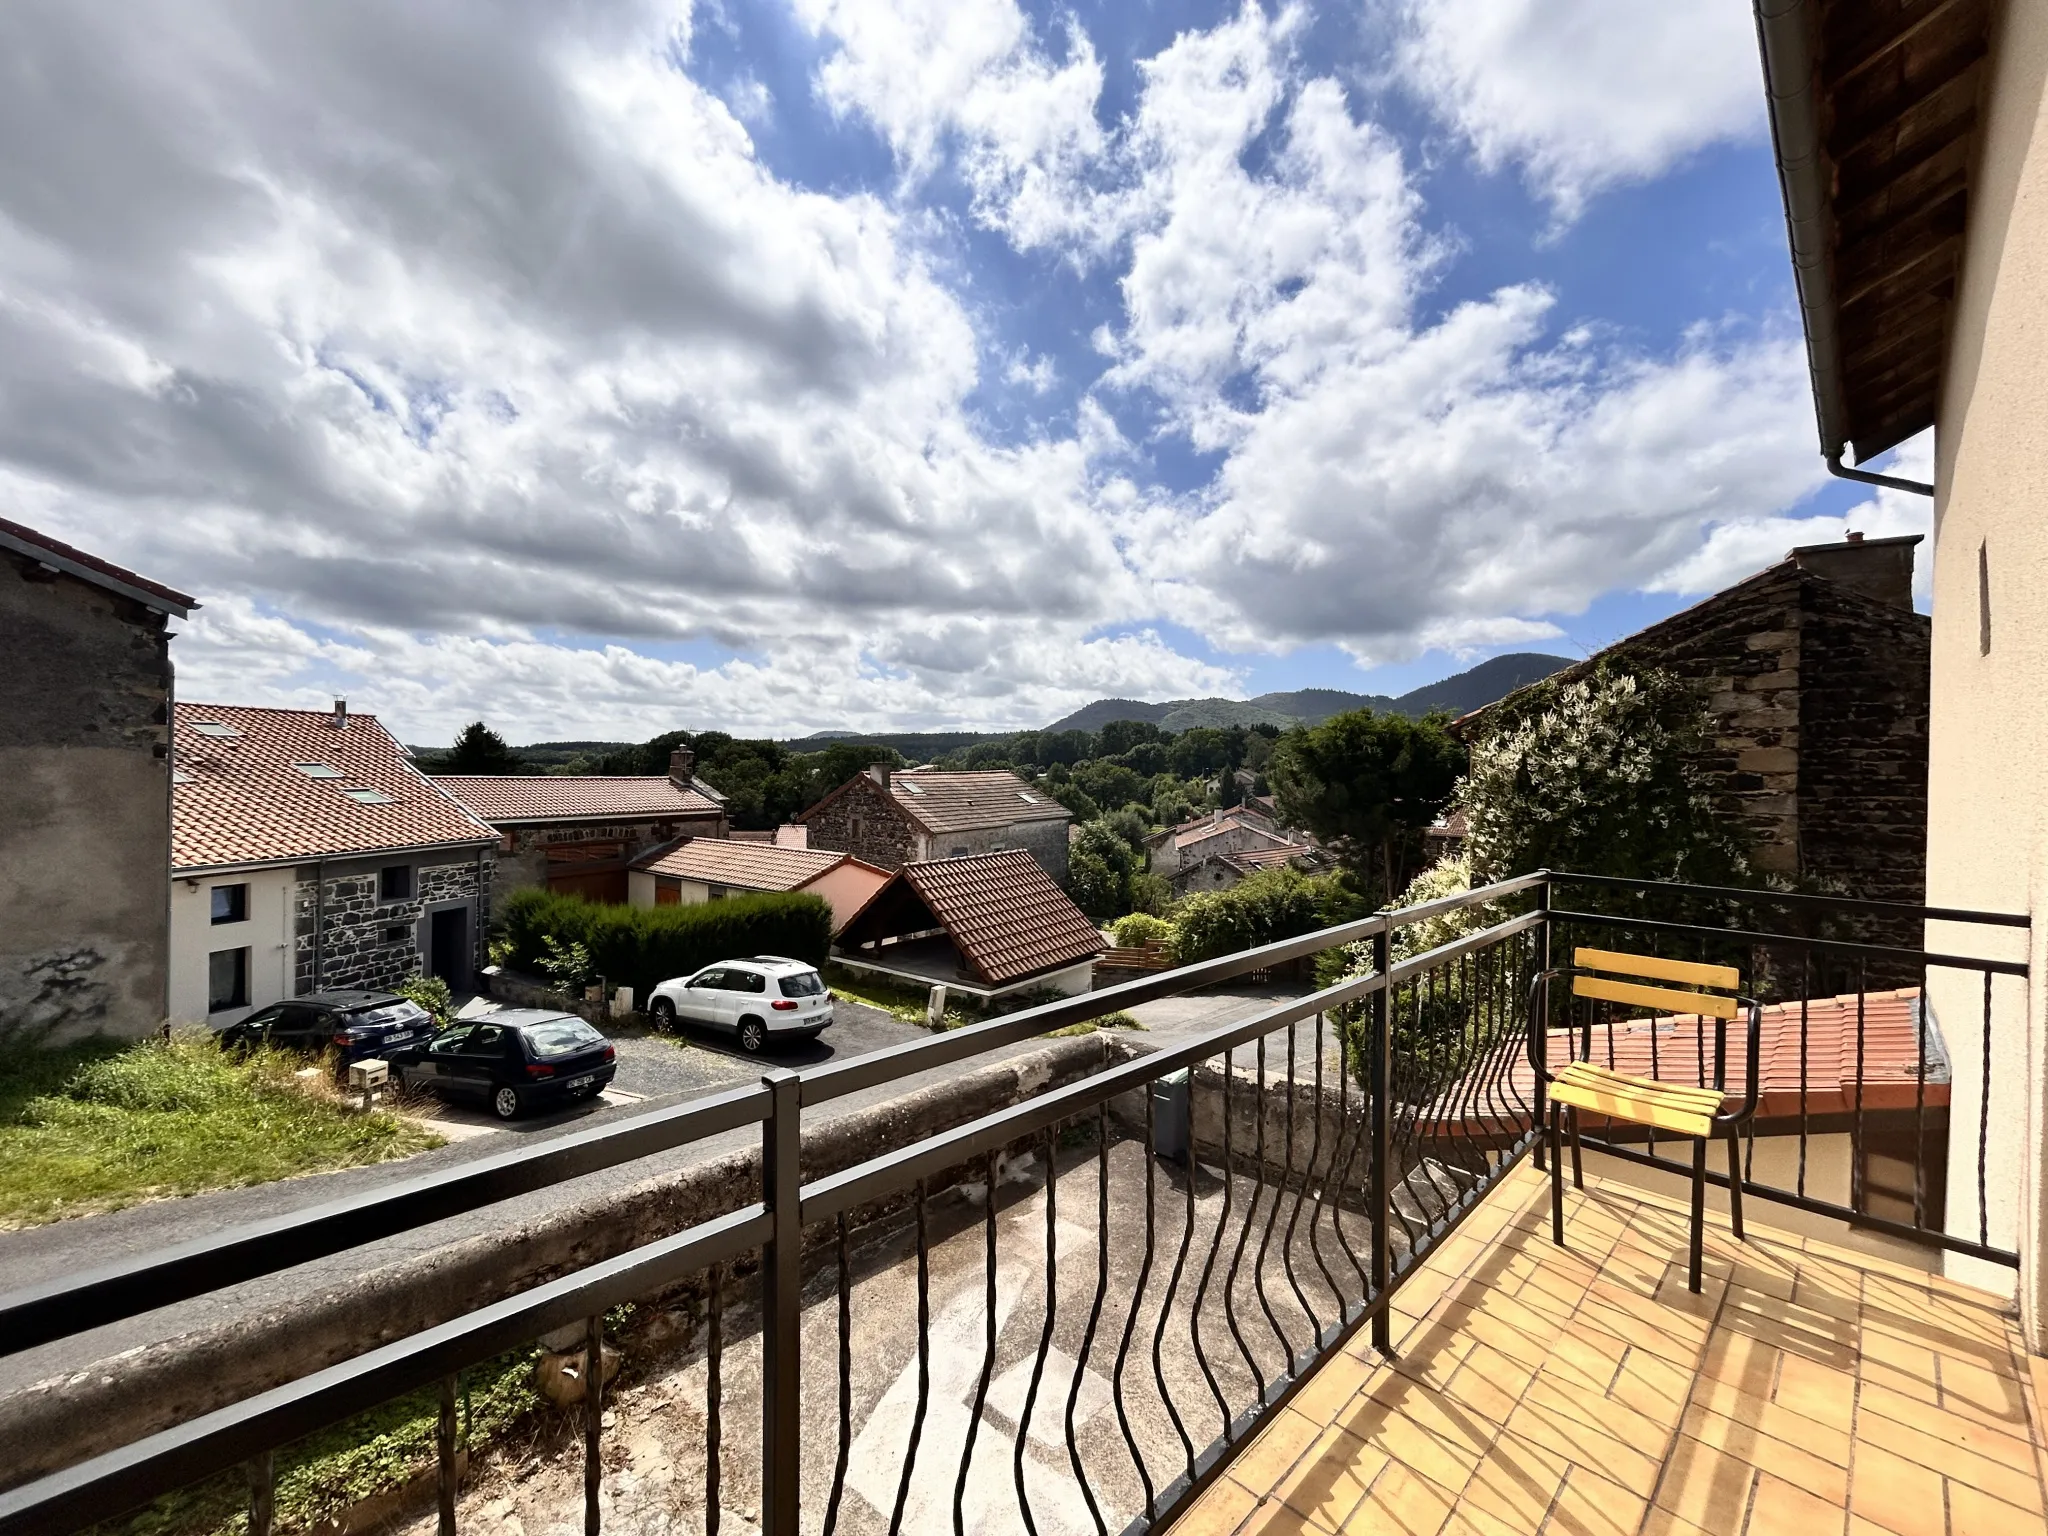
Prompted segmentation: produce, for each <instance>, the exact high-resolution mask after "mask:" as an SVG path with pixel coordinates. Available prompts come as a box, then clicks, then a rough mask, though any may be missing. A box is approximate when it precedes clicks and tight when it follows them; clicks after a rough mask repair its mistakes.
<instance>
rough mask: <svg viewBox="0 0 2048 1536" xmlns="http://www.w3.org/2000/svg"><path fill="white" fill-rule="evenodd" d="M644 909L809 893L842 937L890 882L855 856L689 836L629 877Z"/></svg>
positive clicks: (642, 861) (631, 894)
mask: <svg viewBox="0 0 2048 1536" xmlns="http://www.w3.org/2000/svg"><path fill="white" fill-rule="evenodd" d="M626 879H627V897H628V900H630V901H631V902H632V904H633V905H634V906H636V907H671V906H692V905H694V904H696V903H698V902H702V901H718V900H720V899H721V898H723V897H726V896H737V895H745V894H748V893H751V892H758V891H807V892H809V893H810V894H811V895H813V896H818V897H821V898H822V899H823V900H824V902H825V904H826V905H827V906H829V907H830V908H831V909H832V928H833V931H834V932H837V931H838V930H839V929H840V928H842V927H844V926H845V924H846V922H847V920H848V919H849V918H851V917H852V916H853V915H854V913H856V912H858V911H859V910H860V909H861V908H862V907H864V906H866V905H867V903H868V901H869V899H870V898H871V897H873V895H874V894H875V892H877V891H879V890H880V889H881V888H882V887H883V886H884V885H886V884H888V882H889V872H888V871H887V870H886V869H877V868H876V867H875V866H874V865H872V864H863V863H862V862H861V861H860V860H859V859H856V858H855V857H854V856H853V855H852V854H850V853H830V852H826V851H824V850H821V849H815V848H798V847H786V846H778V845H776V844H774V843H763V842H758V841H755V840H752V839H725V838H712V837H686V838H681V839H679V840H678V841H676V842H673V843H667V844H664V845H662V846H661V847H659V848H656V849H653V850H652V851H650V852H648V853H645V854H642V855H641V856H640V857H639V858H637V859H635V860H634V861H633V867H632V869H631V870H629V871H628V872H627V877H626Z"/></svg>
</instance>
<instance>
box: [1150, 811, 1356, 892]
mask: <svg viewBox="0 0 2048 1536" xmlns="http://www.w3.org/2000/svg"><path fill="white" fill-rule="evenodd" d="M1145 849H1146V868H1147V869H1149V870H1150V871H1151V872H1152V873H1153V874H1155V875H1163V876H1165V877H1166V879H1167V880H1169V881H1170V882H1172V885H1173V893H1174V895H1176V896H1190V895H1193V894H1194V893H1195V892H1197V891H1227V890H1229V889H1230V887H1232V886H1233V885H1236V884H1237V882H1238V881H1240V880H1242V879H1244V878H1245V876H1247V875H1250V874H1255V873H1257V872H1258V871H1259V870H1261V869H1274V868H1281V867H1287V866H1291V867H1293V868H1295V869H1301V870H1318V869H1326V868H1328V867H1329V864H1330V859H1329V856H1328V855H1327V854H1325V853H1324V852H1323V850H1322V849H1320V848H1318V847H1316V846H1315V845H1314V844H1313V843H1310V842H1308V841H1306V840H1305V839H1301V838H1295V837H1290V836H1288V835H1287V834H1286V833H1284V832H1282V831H1281V830H1280V826H1279V822H1278V820H1277V819H1276V818H1275V816H1274V814H1273V813H1272V811H1271V810H1270V809H1269V808H1268V807H1267V806H1265V805H1263V804H1258V803H1254V802H1247V803H1245V804H1243V805H1234V806H1231V807H1230V808H1229V809H1227V810H1220V811H1211V812H1210V813H1209V814H1208V815H1206V816H1197V817H1196V818H1194V819H1193V820H1192V821H1184V822H1182V823H1181V824H1180V825H1179V826H1174V827H1167V828H1165V829H1164V830H1162V831H1159V832H1155V833H1153V834H1152V836H1151V837H1150V838H1148V839H1147V840H1146V844H1145Z"/></svg>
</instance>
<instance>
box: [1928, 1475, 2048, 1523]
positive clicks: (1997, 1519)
mask: <svg viewBox="0 0 2048 1536" xmlns="http://www.w3.org/2000/svg"><path fill="white" fill-rule="evenodd" d="M2043 1530H2048V1525H2044V1524H2043V1523H2042V1520H2041V1517H2040V1516H2039V1515H2036V1514H2031V1513H2029V1512H2028V1511H2027V1510H2024V1509H2017V1508H2015V1507H2014V1506H2012V1505H2010V1504H2002V1503H2000V1502H1999V1501H1998V1500H1997V1499H1994V1498H1992V1497H1991V1495H1990V1494H1988V1493H1979V1492H1978V1491H1977V1490H1976V1489H1975V1488H1972V1487H1970V1486H1969V1485H1968V1484H1966V1483H1950V1484H1949V1485H1948V1536H2038V1533H2039V1532H2041V1531H2043Z"/></svg>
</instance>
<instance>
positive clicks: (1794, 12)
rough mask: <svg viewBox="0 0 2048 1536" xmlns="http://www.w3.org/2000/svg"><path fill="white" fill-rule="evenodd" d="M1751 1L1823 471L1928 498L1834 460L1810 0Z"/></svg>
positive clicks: (1837, 452)
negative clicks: (1825, 465)
mask: <svg viewBox="0 0 2048 1536" xmlns="http://www.w3.org/2000/svg"><path fill="white" fill-rule="evenodd" d="M1755 3H1756V33H1757V46H1758V48H1759V50H1760V51H1761V52H1762V54H1763V61H1764V97H1765V100H1766V101H1767V103H1768V104H1769V108H1770V119H1771V142H1772V146H1773V148H1774V149H1775V150H1776V151H1777V159H1778V183H1779V186H1780V187H1781V188H1782V189H1783V191H1784V194H1785V232H1786V234H1787V236H1788V237H1789V240H1790V244H1791V247H1792V278H1793V282H1794V284H1795V285H1796V286H1797V288H1798V291H1799V315H1800V319H1801V321H1802V322H1803V324H1804V327H1805V331H1806V363H1807V372H1808V374H1809V375H1810V377H1811V378H1812V381H1813V414H1814V419H1815V420H1816V421H1817V422H1818V423H1819V426H1820V451H1821V456H1822V457H1823V458H1824V459H1825V460H1826V461H1827V466H1828V473H1829V474H1831V475H1836V476H1839V477H1840V478H1841V479H1844V480H1856V481H1860V482H1861V483H1862V484H1864V485H1881V486H1885V487H1887V488H1889V489H1891V490H1895V491H1912V492H1914V493H1915V494H1917V495H1921V496H1932V495H1933V494H1934V487H1933V486H1931V485H1928V484H1926V483H1925V482H1923V481H1919V480H1905V479H1901V478H1899V477H1898V476H1896V475H1879V474H1873V473H1871V472H1870V471H1869V470H1867V469H1851V468H1849V467H1848V466H1847V465H1845V464H1844V463H1843V462H1842V457H1843V455H1844V454H1845V453H1846V452H1847V451H1848V449H1849V447H1850V443H1849V438H1848V432H1847V430H1846V424H1847V420H1848V410H1847V407H1846V405H1845V404H1844V402H1843V399H1842V350H1841V337H1840V336H1839V335H1838V334H1837V333H1836V330H1835V302H1834V274H1833V271H1832V269H1831V263H1830V259H1829V258H1830V256H1831V254H1832V248H1833V244H1834V226H1833V220H1832V219H1831V218H1830V217H1829V212H1828V199H1829V196H1830V194H1831V192H1832V181H1833V172H1832V169H1831V167H1830V166H1829V164H1828V161H1827V156H1826V152H1825V151H1824V150H1823V148H1822V146H1821V132H1820V97H1819V94H1818V92H1817V91H1816V90H1815V88H1814V81H1815V78H1816V76H1817V75H1818V73H1819V66H1818V62H1817V60H1816V59H1815V56H1814V35H1815V31H1816V26H1817V23H1816V18H1815V15H1814V7H1813V5H1812V3H1811V0H1755Z"/></svg>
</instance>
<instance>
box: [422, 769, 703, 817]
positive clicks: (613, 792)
mask: <svg viewBox="0 0 2048 1536" xmlns="http://www.w3.org/2000/svg"><path fill="white" fill-rule="evenodd" d="M435 782H436V783H438V784H439V785H441V787H442V788H444V789H446V790H447V791H448V792H449V793H450V794H452V795H453V796H455V798H456V799H458V800H460V801H461V802H462V803H463V804H464V805H466V806H468V807H469V809H470V810H472V811H474V812H475V813H476V814H477V815H479V816H481V817H482V818H483V819H484V820H485V821H488V822H490V823H491V824H492V825H494V826H506V825H510V824H513V823H519V822H535V821H607V820H613V819H621V818H623V819H629V820H636V821H644V820H646V819H647V818H649V817H655V816H660V817H669V816H716V815H717V814H718V812H719V805H718V802H717V801H716V800H714V799H712V798H711V796H710V795H708V794H705V793H704V792H703V791H702V790H700V789H698V788H697V787H696V786H695V785H694V784H693V785H692V786H691V787H690V788H689V789H681V788H678V787H677V785H676V783H675V781H674V780H672V779H668V778H665V777H661V776H658V775H652V774H621V775H616V776H592V777H582V776H577V775H569V774H544V775H534V776H531V777H522V776H519V775H515V774H507V775H498V774H462V773H456V774H442V775H439V776H437V777H436V779H435Z"/></svg>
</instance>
